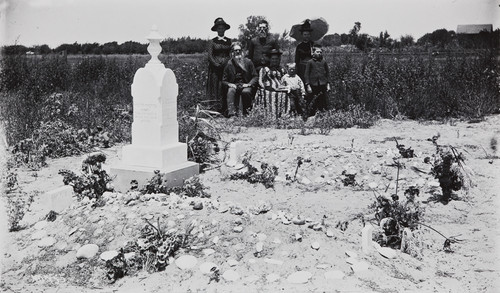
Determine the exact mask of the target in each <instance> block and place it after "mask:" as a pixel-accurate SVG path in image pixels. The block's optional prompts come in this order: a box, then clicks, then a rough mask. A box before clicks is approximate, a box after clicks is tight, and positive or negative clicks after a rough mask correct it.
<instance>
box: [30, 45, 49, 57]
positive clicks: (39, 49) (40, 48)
mask: <svg viewBox="0 0 500 293" xmlns="http://www.w3.org/2000/svg"><path fill="white" fill-rule="evenodd" d="M30 50H31V51H33V52H35V54H41V55H45V54H50V53H51V52H52V49H50V47H49V46H48V45H46V44H44V45H37V46H33V47H31V48H30Z"/></svg>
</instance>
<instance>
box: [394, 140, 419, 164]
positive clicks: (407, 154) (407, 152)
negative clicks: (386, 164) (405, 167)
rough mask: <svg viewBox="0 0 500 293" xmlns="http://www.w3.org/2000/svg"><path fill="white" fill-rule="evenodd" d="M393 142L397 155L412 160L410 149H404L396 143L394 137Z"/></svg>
mask: <svg viewBox="0 0 500 293" xmlns="http://www.w3.org/2000/svg"><path fill="white" fill-rule="evenodd" d="M394 141H395V142H396V147H397V148H398V150H399V154H401V157H403V158H405V159H408V158H413V157H414V156H415V155H414V152H413V150H412V149H411V147H408V148H405V146H404V145H403V144H399V143H398V140H397V139H396V137H394Z"/></svg>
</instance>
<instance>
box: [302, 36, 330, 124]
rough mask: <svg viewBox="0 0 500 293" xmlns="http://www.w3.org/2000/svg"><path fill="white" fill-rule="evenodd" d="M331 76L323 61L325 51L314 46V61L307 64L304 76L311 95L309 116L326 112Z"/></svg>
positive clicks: (308, 101)
mask: <svg viewBox="0 0 500 293" xmlns="http://www.w3.org/2000/svg"><path fill="white" fill-rule="evenodd" d="M329 76H330V72H329V70H328V64H327V63H326V61H325V60H323V50H322V49H321V46H320V45H314V47H313V53H312V59H311V60H309V61H308V62H307V65H306V72H305V74H304V83H305V84H306V90H307V93H308V94H309V95H308V97H307V98H306V99H307V103H308V107H307V110H308V115H310V116H313V115H315V114H316V112H317V111H324V110H326V100H327V95H326V92H327V91H330V83H329V82H328V80H329Z"/></svg>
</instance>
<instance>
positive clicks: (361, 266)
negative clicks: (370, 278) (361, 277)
mask: <svg viewBox="0 0 500 293" xmlns="http://www.w3.org/2000/svg"><path fill="white" fill-rule="evenodd" d="M369 267H370V264H369V263H367V262H366V261H357V262H355V263H353V264H351V269H352V271H353V272H355V273H359V272H364V271H367V270H368V268H369Z"/></svg>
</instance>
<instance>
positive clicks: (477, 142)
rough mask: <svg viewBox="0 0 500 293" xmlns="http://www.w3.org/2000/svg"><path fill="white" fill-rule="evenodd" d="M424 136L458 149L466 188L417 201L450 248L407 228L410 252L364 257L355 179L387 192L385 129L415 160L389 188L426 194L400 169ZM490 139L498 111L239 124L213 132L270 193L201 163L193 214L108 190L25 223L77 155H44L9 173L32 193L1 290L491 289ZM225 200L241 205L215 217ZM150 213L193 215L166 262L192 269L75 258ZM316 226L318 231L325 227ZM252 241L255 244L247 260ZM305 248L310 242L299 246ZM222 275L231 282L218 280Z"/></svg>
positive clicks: (177, 224) (365, 198) (390, 172)
mask: <svg viewBox="0 0 500 293" xmlns="http://www.w3.org/2000/svg"><path fill="white" fill-rule="evenodd" d="M437 133H439V134H440V135H441V137H440V139H439V142H440V143H441V144H450V145H452V146H455V147H456V148H457V149H459V150H460V151H462V152H463V153H464V154H465V156H466V161H465V163H466V164H467V166H468V167H470V168H471V169H472V170H473V171H474V172H475V176H474V181H475V183H476V185H475V187H473V188H472V189H470V190H469V192H468V193H466V192H464V191H459V192H457V193H456V195H457V196H458V197H459V198H460V199H461V200H455V201H451V202H450V203H449V204H447V205H443V204H441V203H436V202H426V203H422V206H423V207H424V208H425V213H424V216H423V219H421V221H422V222H423V223H426V224H428V225H430V226H432V227H433V228H434V229H436V230H438V231H440V232H441V233H443V234H444V235H446V236H448V237H450V236H457V235H458V236H457V238H458V239H461V240H463V241H461V242H459V243H456V244H452V250H453V252H452V253H449V252H448V253H447V252H444V251H443V243H444V238H443V237H442V236H440V235H439V234H437V233H436V232H434V231H432V230H430V229H429V228H426V227H423V226H421V227H420V228H419V229H418V231H419V235H420V237H421V239H422V240H423V243H422V249H423V250H422V257H421V258H420V259H417V258H414V257H411V256H409V255H407V254H403V253H400V252H399V251H397V252H396V257H395V258H393V259H388V258H385V257H383V256H382V255H380V254H379V253H377V252H376V251H374V252H371V253H369V254H364V253H363V252H362V250H361V229H362V227H363V224H362V221H361V217H360V215H364V216H365V218H366V219H367V221H370V217H369V215H370V214H372V213H373V210H372V209H370V208H369V206H370V204H372V203H373V202H374V197H373V192H372V191H370V188H369V187H368V185H369V184H370V183H372V184H377V186H378V187H377V190H378V192H380V193H382V194H386V195H390V194H391V193H393V192H394V190H395V179H396V169H395V168H394V167H390V166H387V163H388V162H392V158H393V157H394V156H397V155H398V153H397V149H396V144H395V142H394V140H393V139H392V138H393V137H397V138H398V141H399V143H400V144H404V145H405V146H407V147H411V148H412V149H414V150H415V153H416V155H417V157H415V158H411V159H401V162H402V163H404V165H405V168H404V169H402V170H401V172H400V182H399V186H398V188H399V194H400V196H402V191H403V190H405V189H406V188H407V187H408V186H411V185H416V186H418V187H419V189H420V196H419V197H418V198H417V199H418V201H420V202H421V201H426V200H427V199H428V198H429V197H430V196H431V195H432V194H433V193H439V192H440V190H439V189H436V188H434V187H433V185H435V184H436V180H435V179H434V178H433V177H432V176H431V175H429V174H423V173H418V172H415V171H413V170H412V168H411V166H419V167H422V166H425V164H423V159H424V158H425V157H427V156H431V155H432V154H434V153H435V148H434V146H433V145H432V143H431V142H429V141H428V140H427V139H428V138H431V137H432V136H434V135H436V134H437ZM290 137H293V138H294V139H293V141H291V140H290ZM493 137H496V138H497V139H500V116H498V115H496V116H490V117H487V118H486V120H485V121H483V122H480V123H473V124H470V123H466V122H460V121H450V122H448V123H446V124H443V123H432V122H425V123H419V122H415V121H391V120H382V121H380V122H379V123H378V124H377V125H376V126H374V127H372V128H371V129H356V128H352V129H336V130H333V131H332V132H331V133H330V135H327V136H325V135H319V134H309V135H300V134H299V131H298V130H275V129H253V128H250V129H239V130H238V131H235V132H234V133H231V134H225V135H224V139H225V140H227V141H231V140H239V141H243V142H244V143H243V147H244V149H245V150H246V151H248V153H249V154H251V155H252V157H251V162H252V164H254V165H255V166H257V167H258V166H259V165H260V163H261V162H266V163H269V164H273V165H276V166H277V167H278V168H279V177H278V178H277V182H276V183H275V187H274V189H273V188H269V189H266V188H265V187H264V186H263V185H262V184H250V183H248V182H246V181H231V180H226V179H225V177H227V175H228V174H230V173H231V172H234V171H233V170H231V169H229V168H222V169H213V170H209V171H207V172H205V173H203V174H202V175H201V176H200V179H201V181H202V182H203V184H204V185H206V186H207V187H208V188H209V189H208V192H209V193H210V194H211V196H212V197H211V198H210V199H207V200H202V202H203V203H204V208H203V209H202V210H199V211H198V210H193V208H192V206H191V205H190V203H191V201H192V199H189V198H188V199H176V200H175V201H174V200H173V199H172V198H170V199H168V200H167V201H166V202H161V201H159V200H156V198H155V197H153V199H151V200H147V201H142V200H137V201H134V204H133V205H125V204H124V201H123V199H122V198H123V195H121V194H112V195H109V197H108V198H109V201H108V203H107V204H106V205H105V206H104V207H100V208H96V209H91V208H90V207H89V206H88V205H85V204H83V203H81V202H76V201H75V204H74V205H72V206H71V207H70V208H68V209H66V210H64V211H63V212H62V213H60V215H59V216H58V218H57V220H56V221H54V222H47V223H44V224H46V225H45V226H44V227H42V228H40V226H41V225H40V224H39V225H38V226H35V224H36V223H39V222H40V221H41V220H42V219H43V217H44V216H45V214H46V213H47V208H48V207H47V203H46V200H45V201H44V199H43V192H46V191H49V190H52V189H54V188H57V187H60V186H62V177H61V176H60V175H58V174H57V171H58V170H59V169H61V168H65V169H71V170H73V171H78V170H79V166H80V164H81V161H82V159H83V156H82V157H73V158H63V159H57V160H51V161H49V166H48V167H47V168H44V169H42V170H40V171H37V172H36V177H35V176H34V175H35V174H34V173H35V172H33V171H28V170H18V171H17V172H18V175H19V188H20V189H22V190H23V191H25V192H30V191H34V190H38V191H40V192H41V194H40V195H39V196H38V197H37V198H36V199H35V202H34V203H33V205H32V208H31V211H30V212H29V213H28V214H27V215H26V216H25V219H24V220H23V224H25V225H26V227H27V228H26V229H24V230H21V231H18V232H10V233H6V232H5V229H4V233H6V236H5V237H3V239H4V242H3V243H4V245H3V246H2V249H3V250H2V265H3V270H2V280H1V287H0V288H2V290H3V291H4V292H498V291H499V290H500V283H499V280H500V254H499V252H500V250H499V243H500V231H499V229H498V228H499V220H500V217H499V212H498V211H499V210H498V207H499V200H498V196H499V193H500V192H499V190H500V189H499V188H500V176H499V175H500V167H499V164H500V160H498V159H494V160H490V159H489V158H486V156H487V154H488V155H497V156H498V155H499V154H498V152H497V153H496V154H495V153H494V152H493V151H492V150H491V148H490V141H491V139H492V138H493ZM483 148H484V149H483ZM120 149H121V148H120V147H114V148H111V149H107V150H104V152H105V153H106V154H107V155H108V161H107V165H106V167H107V168H109V166H110V165H112V164H113V163H114V162H118V161H119V157H120ZM298 156H301V157H303V158H307V159H308V160H307V162H306V163H304V164H303V165H302V166H301V167H300V168H299V170H298V172H297V175H298V176H297V178H298V179H299V180H297V181H296V182H287V181H286V180H285V174H286V173H289V174H291V175H293V174H294V172H295V168H296V158H297V157H298ZM344 170H355V171H356V173H357V174H356V182H357V185H356V186H354V187H353V186H344V185H343V184H342V182H341V179H342V178H343V176H342V175H341V174H342V171H344ZM387 186H388V191H387V192H386V193H385V190H386V188H387ZM262 202H265V203H266V204H268V205H269V204H270V205H272V209H271V211H269V212H267V213H265V214H258V215H254V214H253V213H251V212H250V211H251V210H250V208H252V207H254V206H256V205H258V204H259V203H262ZM232 206H237V207H239V208H241V209H242V210H243V211H245V213H244V214H243V215H239V216H238V215H234V214H232V213H231V212H230V211H225V212H224V210H225V209H226V208H225V207H232ZM283 214H286V215H291V216H296V215H300V216H301V217H303V218H307V219H311V220H312V221H323V222H324V224H325V225H324V229H323V231H315V230H313V229H309V228H307V227H306V225H303V226H299V225H294V224H288V225H286V224H284V223H283V221H282V219H281V218H280V216H281V215H283ZM157 217H159V218H160V220H161V223H165V224H168V226H169V228H179V229H181V228H183V227H185V226H186V225H187V224H188V223H191V222H192V221H193V220H196V223H197V226H196V232H197V234H196V235H197V236H196V240H197V247H194V248H193V247H192V249H183V250H181V251H179V252H178V253H177V254H176V258H178V257H180V256H182V255H193V256H195V257H196V259H197V264H196V265H195V266H194V267H193V268H191V269H186V270H183V269H180V268H179V267H177V266H176V265H175V264H174V263H172V264H170V265H169V266H167V268H166V270H165V271H162V272H157V273H152V274H149V273H147V272H141V273H139V274H136V275H133V276H126V277H124V278H122V279H120V280H118V281H117V282H116V283H114V284H108V283H107V282H106V279H105V278H104V262H103V261H102V260H100V259H99V254H97V255H96V256H95V257H94V258H92V259H90V260H87V259H77V258H76V251H77V249H78V248H79V247H80V246H81V245H82V244H86V243H95V244H97V245H98V246H99V253H101V252H104V251H106V250H113V249H119V248H120V247H123V245H124V243H125V242H126V241H127V240H132V239H135V238H136V237H138V235H139V229H140V228H141V227H142V226H144V224H145V221H144V220H143V219H144V218H146V219H156V218H157ZM344 221H347V222H348V227H347V230H345V231H341V230H340V229H337V228H336V224H337V223H338V222H344ZM237 222H241V224H237ZM371 222H372V223H373V224H376V223H375V221H371ZM4 223H5V221H4ZM235 226H241V227H242V228H243V230H242V232H235V231H233V229H234V227H235ZM75 228H77V229H78V230H77V231H76V232H74V231H73V230H75ZM40 230H41V231H43V233H42V234H43V235H45V236H51V237H53V238H55V239H56V243H55V244H53V245H51V246H49V247H40V246H39V243H40V242H39V241H40V240H39V239H38V238H37V237H36V236H33V235H39V234H40ZM326 230H330V231H331V233H332V234H331V235H326V233H325V231H326ZM70 232H74V233H72V234H71V235H69V234H70ZM296 234H300V235H302V241H297V240H296V238H295V235H296ZM329 236H332V237H329ZM214 239H216V240H218V241H214ZM259 242H260V243H262V245H263V249H262V251H261V252H260V253H258V254H256V253H255V252H256V250H257V249H256V244H257V243H259ZM314 242H317V244H319V249H313V248H312V247H311V245H312V244H313V243H314ZM353 252H354V253H355V254H357V256H356V259H357V260H358V261H364V262H366V263H368V264H369V267H368V269H367V270H364V271H359V272H355V271H353V269H352V267H351V265H350V264H349V263H348V261H349V260H350V259H349V257H348V255H347V254H351V255H352V253H353ZM205 262H212V263H214V264H216V265H217V267H218V268H219V270H220V273H221V275H222V276H223V277H222V278H221V280H220V281H219V282H215V281H212V282H210V283H209V277H208V276H207V275H204V274H203V273H202V272H201V271H200V265H202V264H203V263H205ZM298 271H302V272H308V273H310V275H309V276H310V278H308V279H306V280H305V282H304V283H300V284H295V283H294V282H293V281H294V280H295V281H298V279H297V278H294V277H293V276H294V275H292V274H294V273H296V272H298ZM233 272H234V273H235V274H233V275H235V276H236V277H234V279H232V278H231V277H230V273H233ZM304 274H305V273H304ZM290 275H292V277H289V276H290ZM226 277H227V278H226Z"/></svg>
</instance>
